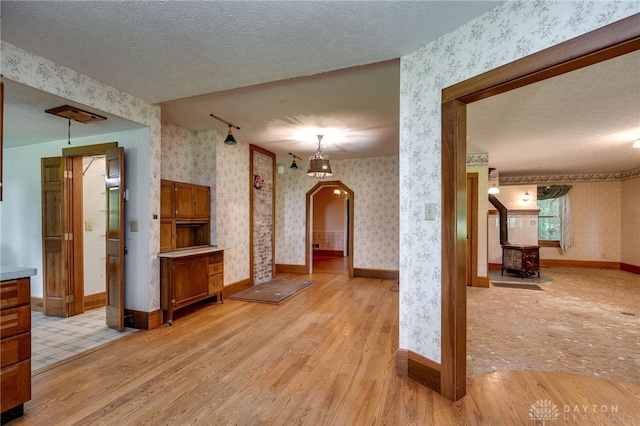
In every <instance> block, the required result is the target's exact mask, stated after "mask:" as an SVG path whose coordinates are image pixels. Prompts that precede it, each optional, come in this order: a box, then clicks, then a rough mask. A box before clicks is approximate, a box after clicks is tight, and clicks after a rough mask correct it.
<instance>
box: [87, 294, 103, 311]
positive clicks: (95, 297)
mask: <svg viewBox="0 0 640 426" xmlns="http://www.w3.org/2000/svg"><path fill="white" fill-rule="evenodd" d="M106 305H107V292H105V291H103V292H102V293H96V294H90V295H88V296H84V301H83V306H84V310H85V311H90V310H91V309H95V308H101V307H103V306H106Z"/></svg>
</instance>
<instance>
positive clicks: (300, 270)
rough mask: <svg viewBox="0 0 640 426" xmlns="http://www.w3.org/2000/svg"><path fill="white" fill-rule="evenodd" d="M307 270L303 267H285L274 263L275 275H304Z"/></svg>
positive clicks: (282, 264)
mask: <svg viewBox="0 0 640 426" xmlns="http://www.w3.org/2000/svg"><path fill="white" fill-rule="evenodd" d="M306 273H307V268H306V267H305V266H304V265H287V264H284V263H276V274H306Z"/></svg>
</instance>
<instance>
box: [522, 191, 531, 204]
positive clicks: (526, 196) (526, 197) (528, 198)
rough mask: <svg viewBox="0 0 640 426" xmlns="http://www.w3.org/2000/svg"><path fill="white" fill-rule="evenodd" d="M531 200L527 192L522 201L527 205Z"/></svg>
mask: <svg viewBox="0 0 640 426" xmlns="http://www.w3.org/2000/svg"><path fill="white" fill-rule="evenodd" d="M530 199H531V195H530V194H529V191H527V192H525V193H524V195H523V196H522V201H524V202H525V203H526V202H528V201H529V200H530Z"/></svg>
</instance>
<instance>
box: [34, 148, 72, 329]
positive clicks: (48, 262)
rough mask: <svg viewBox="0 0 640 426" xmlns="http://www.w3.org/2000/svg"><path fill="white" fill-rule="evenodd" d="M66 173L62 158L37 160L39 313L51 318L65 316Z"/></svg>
mask: <svg viewBox="0 0 640 426" xmlns="http://www.w3.org/2000/svg"><path fill="white" fill-rule="evenodd" d="M66 174H67V173H66V172H65V168H64V161H63V158H62V157H52V158H43V159H42V160H41V177H42V296H43V297H42V299H43V313H44V314H45V315H48V316H54V317H66V316H68V315H69V311H68V306H67V303H66V299H67V295H68V294H69V292H68V290H69V271H68V265H67V260H68V256H67V252H68V244H67V243H68V241H69V232H68V230H67V229H66V223H65V216H64V209H65V204H66V203H67V199H66V198H67V197H66V196H65V194H66V193H67V191H65V180H66V179H65V175H66Z"/></svg>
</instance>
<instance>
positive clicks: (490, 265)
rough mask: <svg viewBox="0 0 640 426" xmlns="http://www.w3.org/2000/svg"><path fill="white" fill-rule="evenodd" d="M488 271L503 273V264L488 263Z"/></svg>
mask: <svg viewBox="0 0 640 426" xmlns="http://www.w3.org/2000/svg"><path fill="white" fill-rule="evenodd" d="M487 269H488V270H490V271H502V263H488V264H487Z"/></svg>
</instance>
